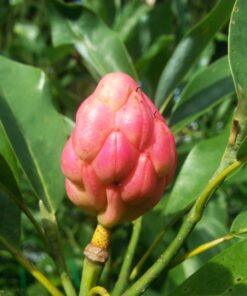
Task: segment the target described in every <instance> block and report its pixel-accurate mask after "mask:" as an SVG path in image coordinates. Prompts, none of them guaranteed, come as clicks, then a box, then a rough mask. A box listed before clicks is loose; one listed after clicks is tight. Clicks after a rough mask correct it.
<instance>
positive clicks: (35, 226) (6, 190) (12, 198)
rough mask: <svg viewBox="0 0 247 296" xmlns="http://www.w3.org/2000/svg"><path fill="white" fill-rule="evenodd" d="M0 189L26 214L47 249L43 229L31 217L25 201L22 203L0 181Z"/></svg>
mask: <svg viewBox="0 0 247 296" xmlns="http://www.w3.org/2000/svg"><path fill="white" fill-rule="evenodd" d="M0 190H1V191H2V192H4V194H6V195H7V196H8V197H9V198H10V199H11V200H12V201H13V202H14V203H15V204H16V206H17V207H18V208H19V209H20V210H21V211H22V212H23V213H24V214H25V215H26V216H27V218H28V219H29V221H30V222H31V223H32V224H33V226H34V228H35V230H36V231H37V233H38V235H39V237H40V238H41V239H42V241H43V243H44V244H45V246H46V247H47V249H49V247H48V241H47V239H46V237H45V234H44V231H43V230H42V228H41V227H40V225H39V224H38V222H37V221H36V220H35V218H34V217H33V215H32V213H31V212H30V210H29V209H28V207H27V206H26V205H25V203H23V201H22V200H21V199H20V198H18V197H16V196H14V194H13V193H12V192H10V191H9V190H8V189H7V188H6V187H5V186H4V185H3V184H2V183H0Z"/></svg>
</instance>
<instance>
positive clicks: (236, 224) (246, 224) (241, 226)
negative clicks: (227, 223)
mask: <svg viewBox="0 0 247 296" xmlns="http://www.w3.org/2000/svg"><path fill="white" fill-rule="evenodd" d="M231 232H234V233H236V235H237V236H240V237H247V211H243V212H241V213H240V214H238V216H237V217H236V218H235V219H234V220H233V222H232V226H231ZM241 232H242V233H241Z"/></svg>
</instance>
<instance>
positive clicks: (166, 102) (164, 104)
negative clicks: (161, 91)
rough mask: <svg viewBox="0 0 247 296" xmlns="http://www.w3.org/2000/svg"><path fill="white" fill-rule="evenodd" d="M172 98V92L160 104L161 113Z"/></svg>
mask: <svg viewBox="0 0 247 296" xmlns="http://www.w3.org/2000/svg"><path fill="white" fill-rule="evenodd" d="M172 98H173V92H172V93H171V94H170V95H169V96H168V97H167V99H166V100H165V101H164V103H163V104H162V106H161V107H160V108H159V112H160V113H161V114H163V113H164V111H165V109H166V108H167V106H168V105H169V103H170V102H171V100H172Z"/></svg>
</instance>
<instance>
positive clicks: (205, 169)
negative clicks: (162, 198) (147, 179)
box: [164, 130, 228, 216]
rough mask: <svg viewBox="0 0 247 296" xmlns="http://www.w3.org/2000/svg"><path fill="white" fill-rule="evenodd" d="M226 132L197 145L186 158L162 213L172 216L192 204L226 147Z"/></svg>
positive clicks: (213, 171)
mask: <svg viewBox="0 0 247 296" xmlns="http://www.w3.org/2000/svg"><path fill="white" fill-rule="evenodd" d="M227 138H228V131H227V130H226V131H225V132H224V133H222V134H221V135H220V136H217V137H214V138H211V139H209V140H204V141H202V142H201V143H199V144H197V145H196V146H195V147H194V148H193V149H192V150H191V152H190V153H189V155H188V157H187V158H186V160H185V162H184V164H183V166H182V168H181V170H180V173H179V175H178V177H177V179H176V182H175V185H174V186H173V189H172V192H171V194H170V196H169V200H168V202H167V204H166V208H165V211H164V213H165V214H166V215H168V216H170V215H171V216H173V215H175V214H176V213H178V212H180V211H183V210H184V209H186V208H187V207H188V206H189V205H190V204H191V203H192V202H194V201H195V200H196V198H197V196H198V194H200V193H201V191H202V190H203V189H204V187H205V186H206V185H207V183H208V181H209V180H210V178H211V177H212V176H213V174H214V173H215V171H216V169H217V168H218V165H219V163H220V160H221V157H222V155H223V152H224V150H225V147H226V143H227Z"/></svg>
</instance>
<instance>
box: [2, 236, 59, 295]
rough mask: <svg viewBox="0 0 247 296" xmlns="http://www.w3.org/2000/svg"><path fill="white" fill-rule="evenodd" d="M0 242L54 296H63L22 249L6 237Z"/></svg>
mask: <svg viewBox="0 0 247 296" xmlns="http://www.w3.org/2000/svg"><path fill="white" fill-rule="evenodd" d="M0 242H1V243H2V244H3V245H4V246H5V248H6V249H7V250H8V251H9V252H10V253H11V254H12V255H13V257H14V258H15V259H16V260H17V261H18V262H19V263H20V264H21V265H22V266H24V267H25V268H26V269H27V270H28V271H29V272H30V273H31V275H32V276H33V277H34V278H36V280H37V281H39V282H40V283H41V285H43V286H44V287H45V288H46V289H47V290H48V291H49V292H50V293H51V295H53V296H63V294H62V293H61V292H60V291H59V290H58V289H57V288H56V287H55V286H54V285H53V284H52V283H51V282H50V280H49V279H48V278H47V277H46V276H45V275H44V274H43V273H41V272H40V271H39V270H38V269H37V268H36V267H35V266H33V264H31V263H30V262H29V261H28V260H27V259H26V258H25V257H24V256H23V255H22V253H21V251H20V250H18V249H17V248H15V247H14V246H12V245H11V244H10V243H9V242H8V241H7V240H6V239H5V238H4V237H2V236H0Z"/></svg>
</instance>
